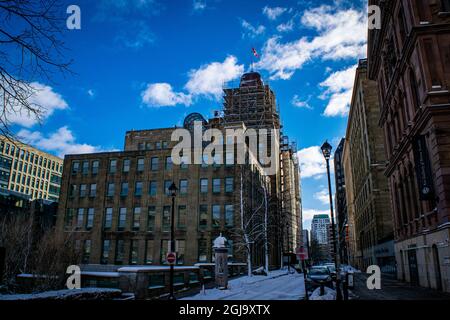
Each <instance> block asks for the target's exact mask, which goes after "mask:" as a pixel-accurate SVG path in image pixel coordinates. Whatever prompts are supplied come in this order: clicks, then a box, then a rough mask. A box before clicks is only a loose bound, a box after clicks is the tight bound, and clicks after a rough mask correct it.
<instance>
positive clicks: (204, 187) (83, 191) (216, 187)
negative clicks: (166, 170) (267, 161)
mask: <svg viewBox="0 0 450 320" xmlns="http://www.w3.org/2000/svg"><path fill="white" fill-rule="evenodd" d="M224 180H225V192H226V193H232V192H234V178H233V177H227V178H225V179H224ZM171 184H172V180H165V181H164V193H165V194H166V195H170V191H169V187H170V186H171ZM208 184H209V179H207V178H202V179H200V192H201V193H208V189H209V188H208ZM178 185H179V188H178V189H179V191H178V192H179V194H180V195H186V194H187V193H188V185H189V183H188V180H186V179H181V180H179V183H178ZM88 187H89V192H88ZM129 189H130V186H129V183H128V182H122V183H121V184H120V196H121V197H126V196H128V194H129ZM77 191H78V196H79V197H80V198H83V197H87V196H89V197H95V196H96V195H97V184H96V183H92V184H90V185H88V184H80V185H79V187H78V188H77V185H76V184H72V185H70V188H69V197H71V198H73V197H75V195H76V192H77ZM212 192H213V193H215V194H217V193H221V192H222V179H221V178H213V179H212ZM147 193H148V195H150V196H156V195H157V193H158V182H157V181H150V182H149V183H148V190H147ZM115 194H116V184H115V183H108V184H107V186H106V196H107V197H114V196H115ZM133 194H134V196H136V197H140V196H142V195H143V194H144V183H143V182H142V181H137V182H135V184H134V193H133Z"/></svg>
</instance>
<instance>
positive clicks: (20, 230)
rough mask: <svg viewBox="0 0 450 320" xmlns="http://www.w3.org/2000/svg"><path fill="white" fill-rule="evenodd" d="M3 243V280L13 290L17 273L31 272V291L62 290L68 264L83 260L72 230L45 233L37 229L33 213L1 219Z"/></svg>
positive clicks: (0, 233) (15, 214) (1, 242)
mask: <svg viewBox="0 0 450 320" xmlns="http://www.w3.org/2000/svg"><path fill="white" fill-rule="evenodd" d="M0 244H1V245H3V246H4V247H5V249H6V259H5V264H6V266H5V273H4V275H3V280H4V281H3V282H4V284H5V286H6V287H7V288H8V289H9V290H10V291H12V292H14V291H15V290H16V289H17V287H18V284H17V275H19V274H28V275H30V276H31V278H32V279H33V281H32V282H30V287H29V289H31V290H32V291H45V290H53V289H62V288H63V286H64V283H65V276H66V275H65V273H66V269H67V267H68V266H69V265H73V264H78V263H79V262H80V257H81V252H80V250H79V249H77V248H76V246H75V242H74V239H73V233H70V232H69V233H67V234H65V235H61V234H58V233H56V231H55V230H54V229H51V230H47V231H46V232H44V233H43V234H41V233H40V232H37V231H36V221H35V220H34V216H33V215H32V214H25V213H13V214H8V213H7V214H4V215H2V216H1V218H0Z"/></svg>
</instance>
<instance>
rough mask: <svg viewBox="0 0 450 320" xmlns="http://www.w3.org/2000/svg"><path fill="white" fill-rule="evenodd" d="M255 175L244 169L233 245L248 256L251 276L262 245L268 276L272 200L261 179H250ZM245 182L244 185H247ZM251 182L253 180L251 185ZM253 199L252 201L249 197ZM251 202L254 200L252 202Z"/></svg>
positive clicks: (241, 174) (248, 269)
mask: <svg viewBox="0 0 450 320" xmlns="http://www.w3.org/2000/svg"><path fill="white" fill-rule="evenodd" d="M249 174H250V175H251V174H254V173H252V172H251V170H248V169H246V168H244V166H243V167H241V173H240V187H239V189H240V190H239V192H240V196H239V214H240V225H239V226H238V227H236V228H234V229H233V231H232V234H233V239H234V241H235V242H234V245H235V247H236V250H237V251H240V252H245V255H246V258H247V271H248V275H249V276H252V270H253V265H252V260H253V259H252V248H254V247H255V246H257V245H261V244H262V245H263V249H264V269H265V271H266V273H267V274H268V272H269V247H270V246H271V244H270V239H269V233H270V232H271V230H270V229H271V228H273V221H272V219H271V217H270V214H269V201H270V196H269V192H268V190H267V187H266V185H265V184H264V183H262V181H261V180H260V179H248V177H249V176H248V175H249ZM244 180H245V181H244ZM248 180H251V182H250V183H249V182H248ZM249 192H253V193H254V195H253V196H252V197H249V196H248V195H249V194H248V193H249ZM249 198H252V199H253V200H249Z"/></svg>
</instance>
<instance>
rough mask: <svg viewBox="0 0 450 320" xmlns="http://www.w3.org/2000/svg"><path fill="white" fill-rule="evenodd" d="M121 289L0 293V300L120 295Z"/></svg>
mask: <svg viewBox="0 0 450 320" xmlns="http://www.w3.org/2000/svg"><path fill="white" fill-rule="evenodd" d="M120 293H121V291H120V290H119V289H107V288H82V289H73V290H69V289H66V290H57V291H45V292H41V293H34V294H33V293H30V294H0V300H40V299H67V298H71V297H73V296H78V295H83V294H87V295H101V294H111V295H120Z"/></svg>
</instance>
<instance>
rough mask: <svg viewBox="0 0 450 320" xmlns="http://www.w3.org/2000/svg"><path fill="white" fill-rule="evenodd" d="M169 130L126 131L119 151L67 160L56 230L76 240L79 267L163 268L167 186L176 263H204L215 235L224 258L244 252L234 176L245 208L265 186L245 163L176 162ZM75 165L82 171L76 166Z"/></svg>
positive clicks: (167, 234) (235, 257) (257, 254)
mask: <svg viewBox="0 0 450 320" xmlns="http://www.w3.org/2000/svg"><path fill="white" fill-rule="evenodd" d="M173 130H174V128H171V129H155V130H143V131H130V132H127V134H126V139H125V140H126V142H125V151H121V152H109V153H97V154H87V155H69V156H66V158H65V161H64V172H65V174H64V176H63V184H62V188H61V199H60V210H59V220H58V224H57V227H58V228H59V230H61V231H65V232H73V233H74V234H75V235H76V238H77V240H78V243H79V245H80V246H82V248H83V252H84V254H83V260H84V263H102V264H131V265H132V264H165V263H166V261H165V257H166V253H167V252H168V248H169V239H170V226H171V212H172V211H171V210H172V202H171V201H172V199H171V196H170V193H169V191H168V188H169V186H170V185H171V184H172V182H174V183H175V184H176V186H177V188H178V189H179V190H178V193H177V197H176V202H175V221H174V223H175V239H176V252H177V257H178V261H177V263H178V264H188V265H192V264H194V263H198V262H200V263H201V262H211V261H212V259H213V250H212V241H213V240H214V239H215V238H216V237H217V236H219V234H220V233H222V234H223V235H224V236H225V237H227V238H228V239H229V243H230V250H229V256H230V259H231V260H237V261H240V262H242V261H243V252H240V253H239V252H238V253H236V252H235V251H236V250H234V249H235V248H236V247H238V246H239V244H238V243H237V242H242V239H240V238H238V233H237V232H236V229H239V227H240V224H241V219H240V218H241V216H240V203H241V199H240V197H241V183H240V176H241V173H242V172H243V183H242V184H243V190H242V194H243V200H242V202H243V203H244V205H245V210H246V211H251V210H252V208H254V207H255V206H256V205H259V204H260V203H262V201H263V200H262V195H261V194H259V195H258V194H257V193H258V191H260V190H261V189H258V188H257V187H256V186H257V185H258V186H262V185H263V184H266V182H265V181H264V177H263V176H262V173H261V172H260V171H258V168H256V167H254V166H247V165H225V164H221V165H216V164H212V165H211V164H209V165H208V164H202V165H196V164H188V165H184V164H181V165H175V164H173V163H172V157H171V155H172V153H171V152H172V148H173V146H174V144H175V142H172V141H171V134H172V131H173ZM142 146H145V148H144V149H142ZM94 162H96V163H98V167H97V169H98V170H97V171H96V172H93V170H92V169H93V163H94ZM82 167H83V168H88V169H87V171H84V172H82V171H81V170H79V169H77V168H82ZM267 187H268V188H269V185H268V184H267ZM234 243H236V244H234ZM253 258H254V262H255V263H260V262H261V259H262V252H261V250H254V254H253Z"/></svg>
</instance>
